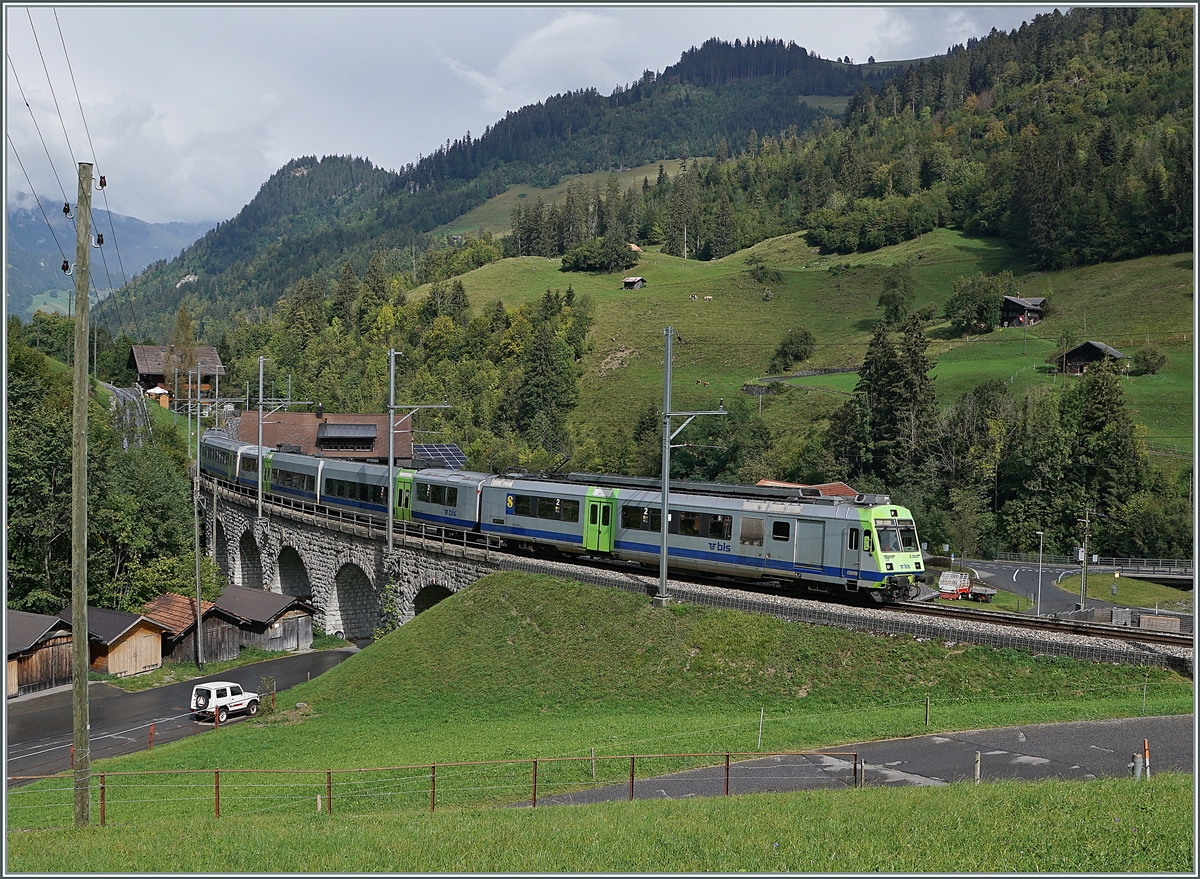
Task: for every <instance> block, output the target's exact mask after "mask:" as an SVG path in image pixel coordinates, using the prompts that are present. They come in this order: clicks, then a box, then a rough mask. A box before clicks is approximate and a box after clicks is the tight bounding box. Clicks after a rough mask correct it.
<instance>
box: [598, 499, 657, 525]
mask: <svg viewBox="0 0 1200 879" xmlns="http://www.w3.org/2000/svg"><path fill="white" fill-rule="evenodd" d="M592 509H595V507H593V508H592ZM645 512H646V508H645V507H632V506H630V505H629V504H625V505H623V506H622V507H621V527H622V528H635V529H636V528H641V527H642V518H643V516H644V514H645Z"/></svg>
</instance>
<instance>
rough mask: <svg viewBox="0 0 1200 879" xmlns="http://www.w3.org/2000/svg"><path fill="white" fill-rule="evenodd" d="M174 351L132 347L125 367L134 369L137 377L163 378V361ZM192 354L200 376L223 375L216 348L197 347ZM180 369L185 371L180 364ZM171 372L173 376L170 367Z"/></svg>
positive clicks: (142, 346) (156, 346) (167, 346)
mask: <svg viewBox="0 0 1200 879" xmlns="http://www.w3.org/2000/svg"><path fill="white" fill-rule="evenodd" d="M174 350H175V347H174V346H173V345H134V346H133V349H132V350H131V351H130V352H129V362H128V363H127V364H126V365H127V366H130V367H133V368H134V369H136V370H137V372H138V375H161V376H164V377H165V376H166V373H167V370H166V369H165V368H164V366H163V360H164V359H167V357H168V355H169V354H170V353H171V352H173V351H174ZM192 353H193V354H194V355H195V357H196V359H197V360H199V361H200V374H201V375H225V366H224V364H222V363H221V355H219V354H218V353H217V349H216V348H213V347H211V346H207V345H197V346H196V347H194V348H193V349H192ZM189 365H190V364H189ZM181 368H183V369H184V370H185V371H186V367H184V366H182V364H181ZM171 370H172V372H171V374H172V375H174V372H173V370H174V367H171Z"/></svg>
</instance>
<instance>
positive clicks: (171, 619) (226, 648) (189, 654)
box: [142, 592, 250, 662]
mask: <svg viewBox="0 0 1200 879" xmlns="http://www.w3.org/2000/svg"><path fill="white" fill-rule="evenodd" d="M142 616H144V617H145V618H146V619H148V620H153V621H154V622H156V623H158V624H159V625H161V626H162V627H163V629H164V631H163V646H162V653H163V661H164V662H195V661H196V600H195V599H194V598H188V597H186V596H183V595H178V594H176V593H174V592H164V593H163V594H162V595H159V596H158V597H156V598H155V599H153V600H152V601H148V602H146V606H145V607H144V608H142ZM200 616H201V619H202V620H203V621H204V622H203V626H202V627H201V631H202V632H203V633H204V661H205V662H218V661H220V660H224V659H237V656H238V651H239V650H240V649H241V644H242V629H243V628H244V627H246V626H248V625H250V621H249V620H244V619H242V618H241V617H238V616H235V615H234V614H231V613H229V612H228V611H226V610H222V609H221V608H218V607H216V606H215V605H214V604H213V603H212V602H211V601H204V600H203V599H201V601H200Z"/></svg>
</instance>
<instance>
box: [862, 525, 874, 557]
mask: <svg viewBox="0 0 1200 879" xmlns="http://www.w3.org/2000/svg"><path fill="white" fill-rule="evenodd" d="M871 551H872V546H871V532H870V531H869V530H867V529H863V552H871Z"/></svg>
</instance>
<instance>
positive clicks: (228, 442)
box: [200, 430, 244, 482]
mask: <svg viewBox="0 0 1200 879" xmlns="http://www.w3.org/2000/svg"><path fill="white" fill-rule="evenodd" d="M243 445H244V443H240V442H238V441H237V440H234V439H230V438H229V436H228V435H226V434H225V432H224V431H216V430H208V431H205V433H204V436H203V437H202V438H201V440H200V472H201V473H207V474H208V475H209V476H214V477H216V478H217V479H222V480H224V481H225V482H235V481H236V480H237V463H238V461H237V458H238V449H240V448H241V447H242V446H243Z"/></svg>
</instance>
